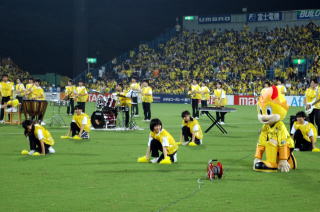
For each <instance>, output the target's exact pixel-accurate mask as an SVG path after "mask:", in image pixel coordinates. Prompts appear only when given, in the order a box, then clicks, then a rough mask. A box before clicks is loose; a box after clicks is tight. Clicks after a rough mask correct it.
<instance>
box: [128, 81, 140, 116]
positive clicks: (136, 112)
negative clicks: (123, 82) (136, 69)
mask: <svg viewBox="0 0 320 212" xmlns="http://www.w3.org/2000/svg"><path fill="white" fill-rule="evenodd" d="M130 89H131V90H132V106H131V109H132V113H133V114H134V116H135V117H138V116H139V105H138V96H139V93H140V92H141V88H140V84H139V83H138V82H137V80H136V79H135V78H132V79H131V84H130Z"/></svg>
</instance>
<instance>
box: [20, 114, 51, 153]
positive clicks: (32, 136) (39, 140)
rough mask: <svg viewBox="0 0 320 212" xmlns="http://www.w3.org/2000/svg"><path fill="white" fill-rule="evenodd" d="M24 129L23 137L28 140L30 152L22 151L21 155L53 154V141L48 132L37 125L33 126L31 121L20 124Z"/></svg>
mask: <svg viewBox="0 0 320 212" xmlns="http://www.w3.org/2000/svg"><path fill="white" fill-rule="evenodd" d="M22 127H23V128H24V135H25V136H26V137H28V138H29V142H30V151H28V150H22V152H21V154H23V155H27V154H29V155H34V156H37V155H40V154H41V155H45V154H48V153H55V150H54V149H53V148H52V146H53V145H54V140H53V138H52V136H51V134H50V132H49V131H48V130H47V129H46V128H44V127H43V126H41V125H39V124H35V123H34V122H33V121H31V120H25V121H23V122H22Z"/></svg>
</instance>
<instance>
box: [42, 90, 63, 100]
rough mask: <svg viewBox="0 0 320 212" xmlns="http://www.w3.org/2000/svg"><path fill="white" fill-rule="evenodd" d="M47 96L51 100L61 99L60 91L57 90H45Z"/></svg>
mask: <svg viewBox="0 0 320 212" xmlns="http://www.w3.org/2000/svg"><path fill="white" fill-rule="evenodd" d="M45 96H46V100H47V101H49V102H57V101H59V100H60V93H57V92H45Z"/></svg>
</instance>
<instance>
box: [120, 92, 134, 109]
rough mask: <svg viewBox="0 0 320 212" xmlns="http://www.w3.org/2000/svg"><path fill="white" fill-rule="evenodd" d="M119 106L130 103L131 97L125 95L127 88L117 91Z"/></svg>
mask: <svg viewBox="0 0 320 212" xmlns="http://www.w3.org/2000/svg"><path fill="white" fill-rule="evenodd" d="M118 94H119V95H120V96H119V102H120V106H130V105H131V98H130V97H127V96H128V94H129V91H128V90H125V91H123V92H120V93H118Z"/></svg>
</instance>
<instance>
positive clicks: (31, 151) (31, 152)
mask: <svg viewBox="0 0 320 212" xmlns="http://www.w3.org/2000/svg"><path fill="white" fill-rule="evenodd" d="M35 152H36V151H34V150H30V152H29V153H28V154H29V155H33V153H35Z"/></svg>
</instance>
